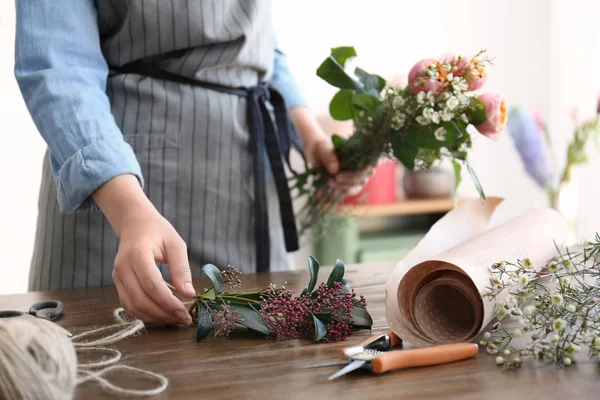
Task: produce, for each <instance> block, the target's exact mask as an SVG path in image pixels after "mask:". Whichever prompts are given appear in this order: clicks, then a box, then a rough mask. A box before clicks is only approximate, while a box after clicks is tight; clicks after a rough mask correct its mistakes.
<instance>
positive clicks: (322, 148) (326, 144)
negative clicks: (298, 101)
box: [291, 107, 375, 196]
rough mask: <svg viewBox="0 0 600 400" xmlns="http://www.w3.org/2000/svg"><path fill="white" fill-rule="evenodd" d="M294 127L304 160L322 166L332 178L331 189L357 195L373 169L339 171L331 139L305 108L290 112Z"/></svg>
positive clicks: (338, 163) (344, 193) (296, 108)
mask: <svg viewBox="0 0 600 400" xmlns="http://www.w3.org/2000/svg"><path fill="white" fill-rule="evenodd" d="M291 114H292V119H293V120H294V125H295V126H296V129H297V130H298V134H299V135H300V137H301V138H302V142H303V144H304V152H305V154H306V158H307V159H308V161H309V162H310V163H311V164H312V165H323V166H325V168H326V169H327V172H329V174H330V175H332V176H333V178H332V179H331V180H330V181H329V184H330V185H331V187H333V188H334V189H335V190H337V191H338V192H340V193H341V194H343V195H345V196H354V195H356V194H358V193H359V192H360V191H361V190H362V188H363V187H364V186H365V184H366V183H367V181H368V180H369V178H370V177H371V176H372V175H373V173H374V172H375V168H373V167H371V168H367V169H365V170H363V171H359V172H349V171H340V161H339V160H338V158H337V156H336V154H335V150H334V148H333V143H332V142H331V138H330V137H329V136H328V135H327V134H326V133H325V132H324V131H323V129H322V128H321V126H320V125H319V123H318V122H317V120H316V118H315V117H314V116H313V115H312V113H311V112H310V111H309V109H308V108H306V107H294V108H292V110H291Z"/></svg>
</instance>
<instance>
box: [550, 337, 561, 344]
mask: <svg viewBox="0 0 600 400" xmlns="http://www.w3.org/2000/svg"><path fill="white" fill-rule="evenodd" d="M559 340H560V336H558V335H554V336H552V341H553V342H554V343H556V342H558V341H559Z"/></svg>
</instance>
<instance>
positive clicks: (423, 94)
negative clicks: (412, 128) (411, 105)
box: [417, 92, 425, 104]
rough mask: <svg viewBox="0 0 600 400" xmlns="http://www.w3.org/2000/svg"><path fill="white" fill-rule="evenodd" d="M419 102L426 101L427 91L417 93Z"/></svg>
mask: <svg viewBox="0 0 600 400" xmlns="http://www.w3.org/2000/svg"><path fill="white" fill-rule="evenodd" d="M417 103H419V104H423V103H425V92H419V94H417Z"/></svg>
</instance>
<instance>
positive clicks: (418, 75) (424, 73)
mask: <svg viewBox="0 0 600 400" xmlns="http://www.w3.org/2000/svg"><path fill="white" fill-rule="evenodd" d="M432 64H433V65H435V66H436V68H435V69H430V68H429V66H430V65H432ZM428 71H433V72H437V73H440V75H441V74H444V75H445V73H444V70H443V68H439V63H438V61H436V60H434V59H431V58H428V59H424V60H421V61H419V62H418V63H416V64H415V65H414V66H413V67H412V69H411V70H410V72H409V73H408V85H409V86H410V91H411V92H412V93H413V94H417V93H419V92H433V93H437V92H438V91H439V89H440V87H441V85H442V83H441V80H440V79H434V80H433V81H432V80H431V78H430V77H429V75H428Z"/></svg>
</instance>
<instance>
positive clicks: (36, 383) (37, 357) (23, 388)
mask: <svg viewBox="0 0 600 400" xmlns="http://www.w3.org/2000/svg"><path fill="white" fill-rule="evenodd" d="M76 385H77V353H76V352H75V346H73V344H72V343H71V340H70V339H69V338H68V337H67V336H66V335H65V333H64V331H63V330H62V329H61V328H60V327H59V326H58V325H56V324H54V323H52V322H50V321H46V320H42V319H39V318H35V317H31V316H22V317H13V318H7V319H4V320H0V398H2V399H7V400H21V399H31V400H38V399H39V400H46V399H71V398H73V393H74V391H75V387H76Z"/></svg>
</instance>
